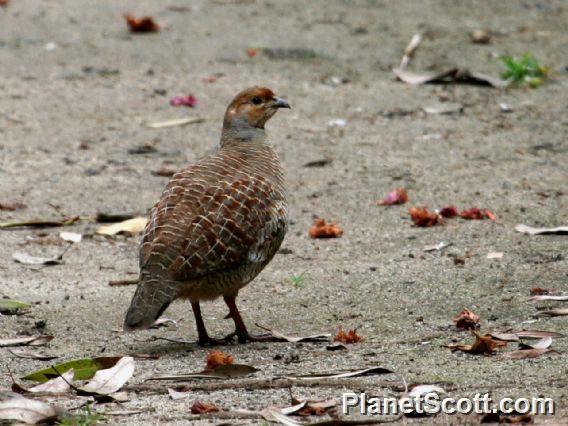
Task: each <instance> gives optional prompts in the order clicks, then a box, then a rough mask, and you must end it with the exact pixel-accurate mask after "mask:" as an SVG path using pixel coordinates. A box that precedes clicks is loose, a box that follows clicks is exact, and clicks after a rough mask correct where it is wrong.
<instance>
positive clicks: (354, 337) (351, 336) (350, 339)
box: [333, 327, 363, 344]
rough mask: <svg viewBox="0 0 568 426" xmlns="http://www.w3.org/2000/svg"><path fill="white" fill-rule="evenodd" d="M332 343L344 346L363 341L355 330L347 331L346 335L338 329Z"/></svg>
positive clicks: (341, 329) (340, 328)
mask: <svg viewBox="0 0 568 426" xmlns="http://www.w3.org/2000/svg"><path fill="white" fill-rule="evenodd" d="M333 341H334V342H341V343H345V344H353V343H358V342H361V341H363V337H361V336H359V335H358V334H357V331H356V330H354V329H353V330H349V331H347V333H346V332H345V331H343V328H342V327H339V331H338V332H337V334H336V335H335V336H334V337H333Z"/></svg>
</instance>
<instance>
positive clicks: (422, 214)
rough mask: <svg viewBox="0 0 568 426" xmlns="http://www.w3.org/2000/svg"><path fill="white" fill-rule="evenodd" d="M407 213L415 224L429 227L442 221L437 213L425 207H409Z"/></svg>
mask: <svg viewBox="0 0 568 426" xmlns="http://www.w3.org/2000/svg"><path fill="white" fill-rule="evenodd" d="M408 214H409V215H410V218H411V219H412V222H414V225H416V226H421V227H430V226H434V225H437V224H442V223H443V220H442V217H441V216H440V215H439V214H437V213H434V212H430V211H428V210H427V209H426V208H425V207H411V208H410V209H409V210H408Z"/></svg>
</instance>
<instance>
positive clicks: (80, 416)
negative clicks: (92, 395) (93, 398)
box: [57, 404, 103, 426]
mask: <svg viewBox="0 0 568 426" xmlns="http://www.w3.org/2000/svg"><path fill="white" fill-rule="evenodd" d="M102 420H103V415H102V414H98V413H95V412H94V411H91V404H88V405H87V406H86V407H84V408H81V410H79V411H78V412H77V414H76V415H75V416H70V417H65V418H63V419H62V420H61V421H59V422H58V423H57V425H58V426H93V425H96V424H98V423H99V421H102Z"/></svg>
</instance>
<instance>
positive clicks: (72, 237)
mask: <svg viewBox="0 0 568 426" xmlns="http://www.w3.org/2000/svg"><path fill="white" fill-rule="evenodd" d="M59 238H61V239H62V240H63V241H69V242H70V243H80V242H81V240H82V239H83V235H81V234H78V233H76V232H60V233H59Z"/></svg>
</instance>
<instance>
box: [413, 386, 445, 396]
mask: <svg viewBox="0 0 568 426" xmlns="http://www.w3.org/2000/svg"><path fill="white" fill-rule="evenodd" d="M427 393H436V394H438V395H442V394H445V393H446V391H445V390H444V389H443V388H441V387H439V386H435V385H417V386H414V387H413V388H412V389H411V390H410V392H408V396H409V397H411V398H417V397H420V396H422V395H424V394H427Z"/></svg>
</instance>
